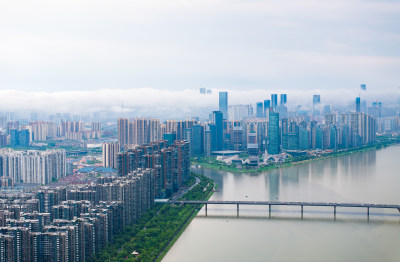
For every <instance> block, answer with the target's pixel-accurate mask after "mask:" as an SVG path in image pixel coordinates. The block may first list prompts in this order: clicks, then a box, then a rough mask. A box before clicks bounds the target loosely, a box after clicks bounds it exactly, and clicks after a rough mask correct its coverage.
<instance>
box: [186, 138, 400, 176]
mask: <svg viewBox="0 0 400 262" xmlns="http://www.w3.org/2000/svg"><path fill="white" fill-rule="evenodd" d="M399 142H400V138H396V139H393V140H388V139H384V141H382V142H378V143H376V144H374V145H369V146H363V147H359V148H353V149H347V150H341V151H334V152H332V153H329V154H324V155H322V156H320V157H307V158H304V157H303V158H300V159H296V158H294V159H293V160H291V161H290V162H285V163H279V164H276V163H275V164H270V165H268V166H263V167H260V168H256V169H238V168H236V167H232V166H227V165H225V164H224V163H223V162H221V161H216V160H215V159H213V160H211V163H209V162H206V161H207V160H206V161H202V160H193V161H192V164H193V165H200V166H202V167H206V168H209V169H213V170H217V171H227V172H232V173H260V172H266V171H270V170H273V169H277V168H283V167H291V166H297V165H301V164H305V163H309V162H314V161H319V160H324V159H332V158H337V157H340V156H346V155H351V154H354V153H358V152H364V151H368V150H372V149H380V148H385V147H388V146H390V145H393V144H397V143H399ZM209 161H210V160H209Z"/></svg>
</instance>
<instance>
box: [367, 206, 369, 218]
mask: <svg viewBox="0 0 400 262" xmlns="http://www.w3.org/2000/svg"><path fill="white" fill-rule="evenodd" d="M367 217H368V219H369V207H367Z"/></svg>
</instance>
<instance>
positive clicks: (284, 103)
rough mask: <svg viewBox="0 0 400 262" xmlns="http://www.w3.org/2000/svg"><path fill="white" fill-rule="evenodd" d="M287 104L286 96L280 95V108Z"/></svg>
mask: <svg viewBox="0 0 400 262" xmlns="http://www.w3.org/2000/svg"><path fill="white" fill-rule="evenodd" d="M286 104H287V94H281V104H280V105H281V106H284V105H286Z"/></svg>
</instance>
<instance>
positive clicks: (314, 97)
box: [313, 95, 321, 105]
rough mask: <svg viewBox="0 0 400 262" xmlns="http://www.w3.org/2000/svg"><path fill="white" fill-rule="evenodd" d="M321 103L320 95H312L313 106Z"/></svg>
mask: <svg viewBox="0 0 400 262" xmlns="http://www.w3.org/2000/svg"><path fill="white" fill-rule="evenodd" d="M319 103H321V96H320V95H314V96H313V105H316V104H319Z"/></svg>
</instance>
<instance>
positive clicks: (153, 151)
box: [117, 140, 190, 198]
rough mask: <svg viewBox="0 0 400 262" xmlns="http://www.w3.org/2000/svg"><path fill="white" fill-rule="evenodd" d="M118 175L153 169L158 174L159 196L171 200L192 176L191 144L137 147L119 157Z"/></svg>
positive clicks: (156, 181) (162, 143)
mask: <svg viewBox="0 0 400 262" xmlns="http://www.w3.org/2000/svg"><path fill="white" fill-rule="evenodd" d="M117 158H118V164H117V166H118V174H120V175H121V176H126V175H127V174H129V172H131V171H132V170H136V169H137V168H151V169H152V170H153V171H154V174H155V184H156V189H155V190H156V196H157V197H158V198H163V197H168V196H170V195H171V194H172V193H174V192H176V191H178V190H179V188H181V186H182V183H183V182H185V181H186V180H187V178H188V176H189V172H190V155H189V143H188V142H186V141H182V140H176V141H175V142H174V143H172V144H169V143H168V142H167V141H165V140H160V141H156V142H152V143H149V144H146V145H142V146H137V147H135V148H133V149H129V150H127V151H125V152H123V153H120V154H118V157H117Z"/></svg>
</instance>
